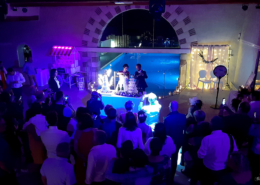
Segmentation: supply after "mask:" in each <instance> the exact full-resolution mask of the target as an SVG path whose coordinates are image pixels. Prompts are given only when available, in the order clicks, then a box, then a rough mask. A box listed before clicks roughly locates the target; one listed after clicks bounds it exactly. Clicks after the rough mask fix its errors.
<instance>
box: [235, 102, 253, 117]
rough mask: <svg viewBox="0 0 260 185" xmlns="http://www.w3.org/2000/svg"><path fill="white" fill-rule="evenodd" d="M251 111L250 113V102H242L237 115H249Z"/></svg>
mask: <svg viewBox="0 0 260 185" xmlns="http://www.w3.org/2000/svg"><path fill="white" fill-rule="evenodd" d="M249 111H250V104H249V103H248V102H242V103H240V104H239V106H238V111H237V113H239V114H247V113H248V112H249Z"/></svg>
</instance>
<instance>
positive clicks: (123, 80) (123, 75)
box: [116, 64, 130, 91]
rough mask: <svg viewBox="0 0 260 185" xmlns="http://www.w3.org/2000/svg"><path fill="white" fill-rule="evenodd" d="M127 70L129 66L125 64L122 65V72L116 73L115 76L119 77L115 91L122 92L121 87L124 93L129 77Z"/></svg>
mask: <svg viewBox="0 0 260 185" xmlns="http://www.w3.org/2000/svg"><path fill="white" fill-rule="evenodd" d="M128 68H129V66H128V65H127V64H124V65H123V71H118V73H117V75H119V82H118V84H117V87H116V91H118V89H120V90H122V87H123V89H124V91H127V89H128V80H129V77H130V73H129V71H128Z"/></svg>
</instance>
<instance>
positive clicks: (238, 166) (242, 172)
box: [220, 152, 252, 185]
mask: <svg viewBox="0 0 260 185" xmlns="http://www.w3.org/2000/svg"><path fill="white" fill-rule="evenodd" d="M227 166H228V167H229V168H230V169H231V170H232V172H230V173H228V174H227V175H224V176H223V177H222V178H221V179H220V184H221V185H252V175H251V171H250V165H249V161H248V158H247V157H246V156H245V155H243V154H241V153H240V152H233V153H231V155H230V157H229V159H228V163H227Z"/></svg>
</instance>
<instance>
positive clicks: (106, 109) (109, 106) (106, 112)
mask: <svg viewBox="0 0 260 185" xmlns="http://www.w3.org/2000/svg"><path fill="white" fill-rule="evenodd" d="M112 107H113V106H112V105H109V104H107V105H106V106H105V108H104V111H105V114H106V115H107V114H108V110H109V109H110V108H112Z"/></svg>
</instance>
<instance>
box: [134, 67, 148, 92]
mask: <svg viewBox="0 0 260 185" xmlns="http://www.w3.org/2000/svg"><path fill="white" fill-rule="evenodd" d="M141 68H142V66H141V64H137V65H136V70H137V71H136V72H135V79H136V82H135V84H136V87H137V90H138V93H142V94H143V92H144V91H145V88H147V87H148V86H147V84H146V81H145V79H146V78H148V76H147V74H146V72H145V71H144V70H142V69H141Z"/></svg>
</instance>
